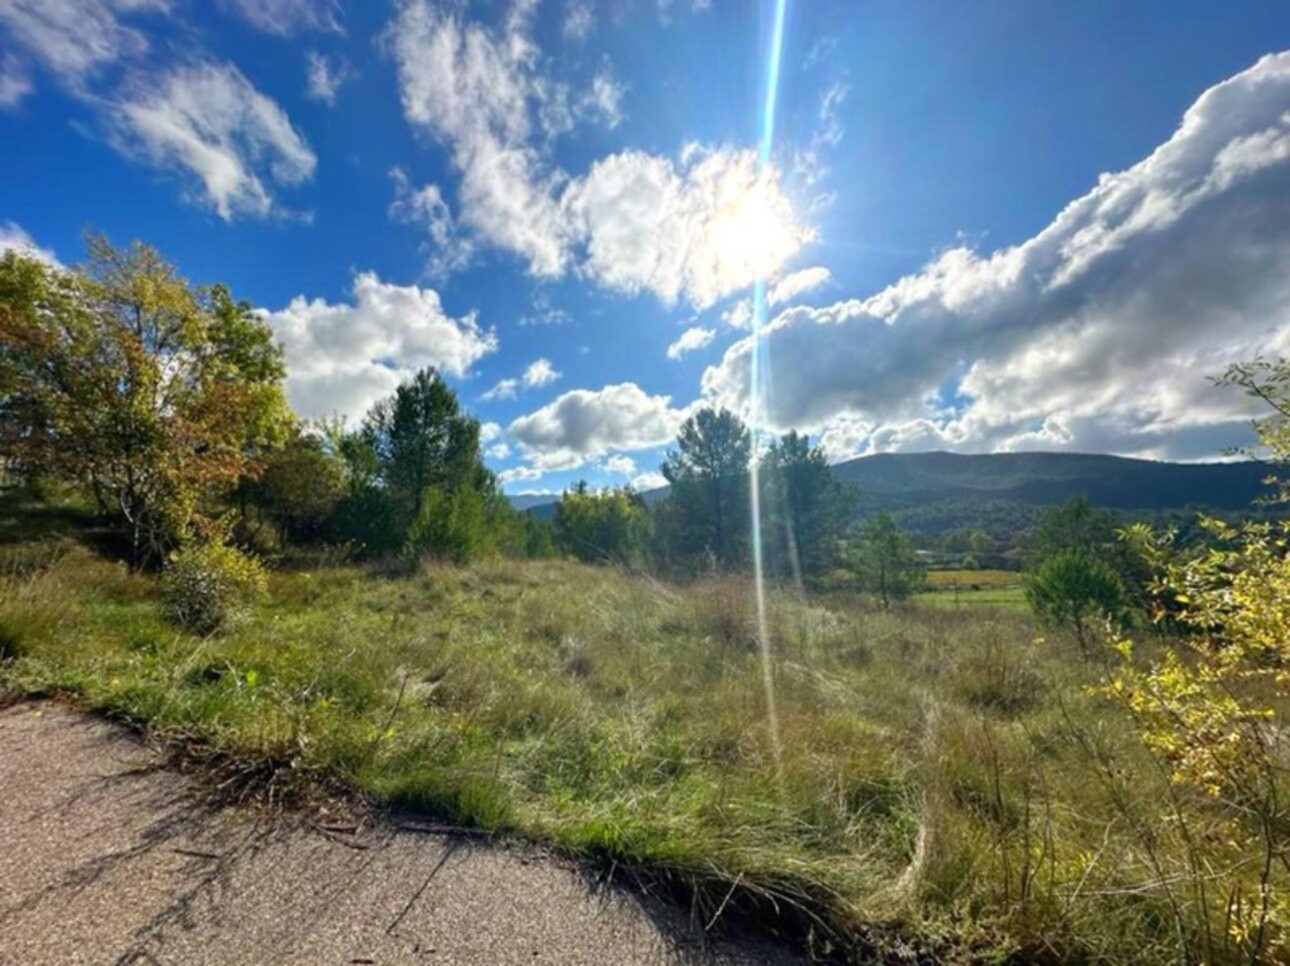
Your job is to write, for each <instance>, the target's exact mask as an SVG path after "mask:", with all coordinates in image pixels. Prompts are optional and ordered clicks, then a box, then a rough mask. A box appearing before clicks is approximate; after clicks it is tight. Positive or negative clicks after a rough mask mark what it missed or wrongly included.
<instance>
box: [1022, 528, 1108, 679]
mask: <svg viewBox="0 0 1290 966" xmlns="http://www.w3.org/2000/svg"><path fill="white" fill-rule="evenodd" d="M1026 599H1027V600H1028V601H1030V606H1031V607H1032V608H1034V611H1035V613H1036V614H1037V615H1038V616H1039V619H1040V620H1042V621H1043V622H1044V623H1045V624H1048V625H1049V626H1050V627H1057V628H1062V629H1066V630H1070V631H1073V632H1074V634H1075V640H1076V641H1077V642H1078V643H1079V646H1080V650H1081V651H1083V652H1084V653H1085V654H1087V653H1088V649H1089V647H1088V635H1089V622H1090V621H1094V620H1097V619H1099V618H1105V617H1114V616H1116V615H1118V614H1119V613H1120V611H1121V610H1122V609H1123V606H1124V584H1123V583H1122V582H1121V580H1120V577H1119V575H1118V574H1116V572H1115V570H1114V569H1113V568H1112V567H1111V565H1110V564H1108V563H1106V561H1104V560H1100V559H1098V558H1097V557H1094V556H1093V555H1092V554H1090V553H1089V552H1087V551H1085V550H1063V551H1061V552H1060V553H1058V554H1056V555H1055V556H1052V557H1049V558H1048V559H1047V560H1045V561H1044V562H1043V563H1042V564H1041V565H1040V567H1039V569H1038V570H1037V571H1035V572H1034V573H1033V574H1030V575H1028V576H1027V577H1026Z"/></svg>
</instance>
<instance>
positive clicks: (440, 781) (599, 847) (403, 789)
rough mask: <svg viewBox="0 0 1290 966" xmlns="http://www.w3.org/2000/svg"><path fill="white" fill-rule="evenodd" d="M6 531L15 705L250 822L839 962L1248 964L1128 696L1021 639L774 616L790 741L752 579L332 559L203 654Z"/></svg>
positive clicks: (1093, 666)
mask: <svg viewBox="0 0 1290 966" xmlns="http://www.w3.org/2000/svg"><path fill="white" fill-rule="evenodd" d="M0 517H5V518H7V519H4V520H2V521H0V568H2V571H3V578H0V691H2V692H3V693H4V694H6V695H8V697H9V698H11V699H13V698H16V697H18V696H21V695H33V694H43V695H63V696H66V697H68V698H69V699H72V700H75V701H76V702H78V703H80V704H82V705H84V706H87V707H90V708H94V709H99V710H102V711H104V712H108V713H110V714H112V715H115V716H118V717H120V718H122V719H124V720H126V721H129V722H131V723H133V724H135V725H136V726H138V727H140V728H142V729H145V730H147V731H148V732H150V733H151V734H152V735H154V736H157V737H158V738H160V739H163V740H169V741H172V742H175V743H176V744H177V745H182V746H184V747H186V748H188V749H189V750H190V753H192V751H193V749H196V750H197V751H196V753H197V754H199V756H200V757H202V758H204V759H205V760H208V761H216V762H221V763H223V767H224V768H225V769H226V771H228V773H229V774H230V776H231V777H232V778H237V777H238V776H241V777H242V780H243V781H244V782H245V783H246V784H247V786H248V789H249V790H250V791H254V792H258V793H259V794H260V796H261V797H263V796H264V794H266V793H271V794H273V795H276V796H278V797H281V798H294V799H297V800H303V801H307V800H308V798H309V794H310V789H311V788H321V787H326V788H329V789H336V788H341V789H344V790H345V791H346V792H347V793H348V794H352V795H355V796H359V797H362V798H364V799H366V800H368V801H370V802H372V803H374V804H376V805H379V806H384V807H393V808H400V809H410V810H414V811H416V812H419V813H423V814H427V815H431V816H434V817H436V818H438V819H440V820H447V821H451V822H454V823H459V824H462V825H464V826H469V827H471V828H473V829H476V830H480V831H484V832H489V833H497V834H498V835H500V836H517V837H521V838H524V839H527V840H532V841H537V842H541V843H545V844H547V845H549V846H551V847H553V848H556V849H558V850H561V851H565V852H568V853H572V854H576V855H579V856H584V857H587V858H588V859H590V860H592V861H593V862H596V863H598V864H600V865H601V867H603V868H604V869H606V870H613V871H614V872H616V873H617V874H619V875H626V876H628V877H629V878H630V879H633V880H634V881H637V882H640V883H644V884H653V885H656V886H660V887H666V888H667V889H668V890H670V891H671V892H672V893H674V894H675V895H677V896H678V897H680V898H681V899H683V900H684V901H688V902H690V903H692V904H693V908H694V911H695V921H696V922H697V923H698V925H699V926H700V927H704V926H708V925H711V924H716V926H717V927H718V928H719V927H720V925H721V924H722V923H725V922H728V921H729V922H738V921H739V920H740V919H741V917H742V918H743V920H744V921H745V922H746V921H750V920H751V921H756V922H758V923H760V924H761V926H763V927H765V928H771V929H775V930H778V931H779V932H780V933H781V934H783V935H785V936H787V937H788V938H790V939H792V941H794V942H799V943H806V944H809V945H810V946H811V947H812V948H813V949H814V951H815V952H817V953H819V954H822V955H824V954H827V955H833V956H838V957H843V958H845V957H850V958H855V959H865V958H869V957H878V958H883V959H893V960H898V959H903V960H904V961H912V960H921V961H938V962H954V961H960V962H969V961H972V962H977V961H1006V960H1009V959H1013V960H1024V961H1054V962H1055V961H1098V962H1120V963H1130V962H1133V963H1151V962H1160V963H1164V962H1178V961H1179V960H1180V959H1209V960H1213V961H1224V960H1232V961H1235V960H1237V959H1238V958H1239V950H1238V946H1237V944H1236V943H1235V942H1234V940H1233V939H1232V937H1231V935H1230V929H1229V928H1228V926H1229V924H1230V921H1231V917H1232V908H1231V904H1232V897H1233V896H1240V895H1245V894H1249V891H1250V889H1251V883H1252V882H1254V881H1255V879H1256V869H1255V868H1254V866H1253V865H1252V864H1251V861H1250V857H1249V856H1244V855H1241V854H1238V853H1237V852H1236V851H1234V849H1233V847H1232V845H1231V844H1230V843H1228V842H1225V841H1224V840H1222V838H1221V837H1218V836H1213V835H1208V834H1207V830H1208V829H1209V828H1210V827H1211V820H1212V819H1213V818H1214V817H1215V815H1214V809H1215V808H1216V806H1215V805H1214V804H1213V803H1211V802H1209V801H1207V800H1206V799H1205V798H1204V796H1200V795H1196V794H1193V793H1190V792H1188V791H1186V790H1185V789H1183V788H1182V787H1180V786H1177V785H1174V784H1171V783H1170V781H1169V780H1168V777H1167V775H1166V774H1165V773H1164V772H1163V770H1162V768H1161V766H1160V765H1159V763H1158V759H1156V758H1155V757H1154V756H1152V755H1150V754H1148V753H1147V751H1146V750H1145V749H1144V748H1143V747H1142V744H1141V742H1140V740H1139V738H1138V737H1137V734H1136V732H1135V731H1134V729H1133V727H1132V724H1131V722H1129V720H1128V719H1127V717H1126V716H1125V714H1124V712H1123V711H1122V710H1121V709H1120V708H1119V707H1118V706H1115V705H1112V704H1111V703H1110V702H1109V701H1107V700H1106V699H1105V698H1103V697H1101V696H1100V695H1099V693H1098V692H1097V690H1096V685H1097V684H1098V682H1099V681H1100V680H1101V678H1102V676H1103V674H1104V671H1105V666H1104V665H1103V664H1102V663H1099V662H1098V661H1092V662H1089V661H1085V660H1081V659H1080V658H1079V657H1078V655H1077V652H1076V650H1075V648H1074V647H1073V646H1072V645H1071V643H1070V642H1069V641H1066V640H1064V639H1062V638H1061V637H1060V636H1053V635H1044V634H1043V633H1042V631H1041V630H1040V628H1038V627H1037V626H1036V625H1035V623H1034V622H1033V619H1032V618H1031V617H1030V616H1029V614H1027V613H1025V612H1023V611H1020V610H1016V609H1009V608H1000V607H960V608H957V609H954V610H949V609H945V608H942V607H937V606H927V605H925V604H924V603H922V602H921V601H915V602H914V603H912V604H911V605H909V606H906V607H903V608H895V609H892V610H889V611H888V610H882V609H880V608H878V607H877V606H876V605H875V604H874V603H873V602H872V601H869V600H868V599H866V598H863V597H861V596H859V595H856V594H846V593H833V594H829V595H827V596H824V597H820V598H813V597H810V596H802V595H799V594H797V593H794V592H792V591H789V590H783V589H777V590H773V591H772V595H771V599H770V602H769V604H770V606H769V609H768V610H769V639H768V642H767V643H768V650H769V664H768V670H769V680H770V682H771V688H770V691H769V693H770V695H773V703H774V710H775V724H774V726H772V724H771V715H770V713H769V711H770V708H769V706H768V689H767V686H766V674H765V670H766V666H764V665H763V660H762V656H761V649H760V647H759V645H758V639H757V626H756V622H755V620H754V614H755V608H754V601H753V595H752V586H751V584H750V581H749V580H748V578H747V577H746V576H740V577H734V576H726V577H722V576H713V577H710V578H707V579H703V580H700V581H698V582H695V583H693V584H689V585H685V586H680V585H672V584H667V583H663V582H660V581H658V580H655V579H653V578H650V577H648V576H645V575H642V574H634V573H629V572H626V571H624V570H621V569H617V568H612V567H603V566H601V567H593V566H587V565H582V564H577V563H573V562H567V561H560V560H546V561H501V560H493V561H485V562H480V563H476V564H472V565H468V566H461V567H456V566H449V565H424V566H419V567H416V568H415V569H413V570H412V571H411V572H392V571H388V570H382V569H380V568H378V567H374V566H357V565H349V564H344V563H338V562H335V561H328V560H326V559H321V558H320V559H317V560H314V561H312V562H311V563H309V564H307V565H306V564H305V563H303V562H297V563H296V564H294V565H292V566H282V567H280V568H279V569H277V570H276V571H275V572H274V573H273V574H272V577H271V586H270V593H269V595H268V597H267V599H266V600H264V601H263V602H262V603H260V604H258V605H257V606H256V607H255V608H254V609H253V611H252V612H251V613H250V614H249V616H248V617H247V619H246V620H244V621H243V622H241V623H240V624H239V625H238V626H237V627H236V628H235V629H234V630H232V631H231V632H229V633H226V634H223V635H219V636H212V637H207V638H198V637H194V636H190V635H188V634H185V633H183V632H180V631H177V630H176V629H175V628H174V626H173V625H172V624H170V623H168V622H166V621H165V620H164V619H163V616H162V613H161V608H160V606H159V604H158V599H157V586H156V578H155V577H153V576H151V575H148V574H146V573H143V574H141V573H130V572H128V571H127V570H126V569H125V568H124V567H123V566H122V565H121V564H119V563H116V562H113V561H112V560H111V559H110V558H109V557H107V556H105V555H102V554H100V553H98V552H97V551H96V550H95V549H94V547H93V541H92V540H91V539H90V536H92V534H89V533H88V532H86V531H83V530H81V529H80V528H79V526H78V524H77V518H76V515H75V514H74V513H62V514H59V513H50V512H48V511H46V510H37V509H35V508H33V507H25V508H15V507H13V506H9V507H7V508H6V511H5V513H3V514H0ZM230 763H231V764H230ZM1277 874H1278V875H1279V874H1280V872H1278V873H1277ZM1283 885H1284V883H1283Z"/></svg>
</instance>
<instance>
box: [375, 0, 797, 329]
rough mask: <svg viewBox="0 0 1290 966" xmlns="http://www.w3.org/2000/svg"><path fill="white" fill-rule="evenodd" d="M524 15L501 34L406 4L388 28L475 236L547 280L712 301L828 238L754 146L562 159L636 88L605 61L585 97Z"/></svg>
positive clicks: (422, 127)
mask: <svg viewBox="0 0 1290 966" xmlns="http://www.w3.org/2000/svg"><path fill="white" fill-rule="evenodd" d="M513 9H514V10H516V11H517V12H516V14H515V15H514V16H511V17H509V18H508V19H507V21H506V24H505V26H504V28H503V29H489V28H486V27H484V26H482V25H480V24H478V23H474V22H470V21H467V20H465V19H463V17H462V16H461V15H460V14H458V13H455V12H451V11H450V12H445V11H443V10H441V9H439V8H437V7H434V6H432V5H431V4H429V3H428V2H426V0H406V2H404V3H403V5H402V7H401V9H400V13H399V15H398V17H397V19H396V21H395V23H394V24H393V25H392V27H391V29H390V31H389V32H388V34H387V38H388V42H389V46H390V48H391V50H392V53H393V55H394V58H395V61H396V63H397V66H398V73H399V81H400V92H401V96H402V102H403V111H404V115H405V116H406V118H407V120H408V122H409V123H410V124H411V125H412V126H413V128H414V129H416V130H419V131H422V132H424V133H426V134H428V135H430V136H432V137H434V138H435V139H437V140H438V141H440V142H442V143H443V144H444V145H445V146H446V147H447V149H448V152H449V154H450V157H451V159H452V162H453V165H454V166H455V167H456V169H457V170H458V171H459V172H460V175H461V178H460V186H459V188H458V197H457V201H458V209H459V218H460V222H461V225H462V226H463V227H464V228H465V229H467V230H468V231H469V232H470V233H472V234H474V235H475V236H477V237H478V238H479V239H481V240H483V241H485V242H487V243H488V244H490V245H492V246H495V247H496V248H499V249H501V250H504V251H507V252H510V253H512V254H515V255H517V256H519V257H520V258H522V259H524V261H525V262H526V264H527V267H528V271H529V273H530V274H532V275H534V276H538V277H545V278H558V277H561V276H563V275H564V274H565V273H566V272H567V271H568V270H569V269H570V268H577V270H578V271H579V272H580V273H581V274H582V275H584V276H585V277H588V278H590V279H592V280H593V281H594V282H596V283H597V284H599V285H601V286H603V287H605V288H608V289H611V290H614V291H618V292H623V293H626V294H636V293H640V292H651V293H653V294H654V295H656V296H657V297H658V298H659V299H660V300H662V301H663V302H664V303H666V304H669V305H670V304H674V303H675V302H676V301H677V300H678V299H685V300H686V301H688V302H690V303H691V304H693V305H695V306H698V307H700V308H702V307H706V306H708V305H710V304H712V303H713V302H714V301H716V300H717V299H719V298H721V297H723V296H725V295H727V294H729V293H731V292H734V291H736V290H738V289H740V288H745V287H747V286H749V285H751V284H752V282H753V281H754V279H755V278H757V277H759V276H765V275H769V274H772V273H773V272H775V271H776V270H778V269H779V268H780V266H782V265H783V264H784V263H785V262H786V261H787V260H788V259H789V258H791V257H792V256H793V255H795V254H796V253H797V252H798V250H799V249H800V248H801V247H802V245H803V244H805V243H806V242H807V241H808V240H810V239H811V238H812V237H813V235H812V233H811V232H810V231H809V230H808V229H806V228H803V227H802V226H800V225H799V224H798V223H797V221H796V219H795V217H794V215H793V211H792V206H791V204H790V202H789V200H788V197H787V196H786V194H785V193H784V191H783V190H782V188H781V186H780V181H779V175H778V173H777V172H774V171H771V172H770V173H769V175H767V176H765V177H762V176H760V173H759V169H758V163H757V157H756V154H755V152H753V151H751V150H737V149H734V148H728V147H719V148H706V149H705V148H699V147H697V146H689V147H687V148H686V149H685V150H683V151H682V152H681V154H680V155H679V156H678V157H677V158H676V159H672V158H668V157H663V156H658V155H650V154H646V153H643V152H640V151H624V152H621V153H619V154H615V155H611V156H609V157H605V158H602V159H600V160H599V161H598V162H596V163H595V164H594V165H593V166H592V167H591V169H590V170H589V171H588V172H587V173H586V174H585V175H584V176H582V177H572V176H571V175H569V174H568V173H566V172H565V171H563V170H561V169H560V168H559V167H557V166H556V165H555V164H554V163H553V162H552V161H551V158H550V150H549V143H550V141H551V139H552V138H554V137H555V136H557V135H559V134H560V133H562V132H564V131H566V130H568V129H569V128H571V127H572V126H573V125H574V124H575V123H577V121H579V120H587V119H593V118H595V119H599V120H601V121H602V122H604V123H607V124H609V125H611V126H612V125H613V124H615V123H617V121H618V119H619V118H620V116H621V106H620V105H621V99H622V87H621V85H620V84H619V83H618V82H617V81H616V80H615V79H614V78H613V76H612V74H611V73H610V72H609V69H608V67H607V66H602V67H601V69H600V70H599V71H598V72H597V74H596V76H595V79H594V80H593V81H592V83H591V88H590V90H589V91H588V92H587V93H586V95H585V96H583V97H581V98H579V97H577V96H574V95H571V92H570V89H569V87H568V85H567V84H565V83H563V82H561V81H557V80H555V79H553V78H552V77H551V76H549V75H548V74H547V73H545V72H544V68H545V66H546V62H545V61H544V60H543V58H542V57H541V56H540V52H539V51H538V49H537V47H536V46H535V45H534V43H533V42H532V40H531V39H530V37H529V34H528V28H529V19H530V14H531V5H528V4H525V5H521V6H519V7H516V8H513ZM571 105H573V106H571ZM440 200H442V199H440Z"/></svg>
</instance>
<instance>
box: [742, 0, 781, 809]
mask: <svg viewBox="0 0 1290 966" xmlns="http://www.w3.org/2000/svg"><path fill="white" fill-rule="evenodd" d="M787 14H788V0H775V10H774V20H773V22H772V26H771V35H770V56H769V58H768V62H767V71H766V100H765V106H764V108H763V110H762V116H761V142H760V144H759V147H758V152H757V158H758V186H759V188H760V189H762V190H763V191H764V186H765V185H766V183H767V181H768V179H769V178H770V176H771V163H770V153H771V148H772V146H773V145H774V141H775V108H776V106H777V104H778V101H779V65H780V59H781V55H782V53H783V49H784V21H785V19H786V17H787ZM766 275H767V273H766V272H765V271H758V273H757V280H756V283H755V284H754V286H753V318H752V344H753V351H752V355H751V363H750V364H751V366H752V371H751V373H750V376H749V385H750V389H751V393H750V395H751V398H752V413H751V424H752V433H753V439H754V441H758V440H760V437H761V425H762V423H763V422H764V405H763V399H762V391H763V390H762V343H761V339H760V338H759V337H758V336H759V333H760V331H761V327H762V326H763V325H764V324H765V323H766V282H767V278H766ZM757 464H758V460H757V459H755V458H754V459H753V461H752V473H751V476H750V483H751V490H752V492H751V495H750V499H749V506H750V507H751V510H752V513H751V517H752V519H751V525H752V552H753V583H754V588H755V598H756V606H757V643H758V647H759V649H760V651H761V669H762V683H763V685H764V686H765V689H766V723H767V727H768V729H769V731H770V742H771V751H772V753H773V754H774V758H775V773H776V777H777V779H778V780H779V784H780V793H781V795H782V794H783V791H784V764H783V753H782V750H781V744H780V737H779V714H778V712H777V710H776V707H775V676H774V668H773V665H772V662H771V653H770V629H769V623H768V621H767V619H766V570H765V565H764V559H763V553H762V534H761V480H760V473H759V471H758V467H757Z"/></svg>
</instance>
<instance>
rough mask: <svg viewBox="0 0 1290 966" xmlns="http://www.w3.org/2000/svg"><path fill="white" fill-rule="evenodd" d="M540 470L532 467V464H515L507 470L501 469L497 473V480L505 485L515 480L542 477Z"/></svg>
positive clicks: (529, 479)
mask: <svg viewBox="0 0 1290 966" xmlns="http://www.w3.org/2000/svg"><path fill="white" fill-rule="evenodd" d="M542 473H543V471H542V470H539V469H534V468H533V467H532V466H515V467H512V468H511V469H509V470H502V471H501V472H500V473H498V474H497V482H499V483H501V484H502V485H503V486H505V485H506V484H507V483H514V482H516V481H517V480H523V481H531V480H540V479H542Z"/></svg>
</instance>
